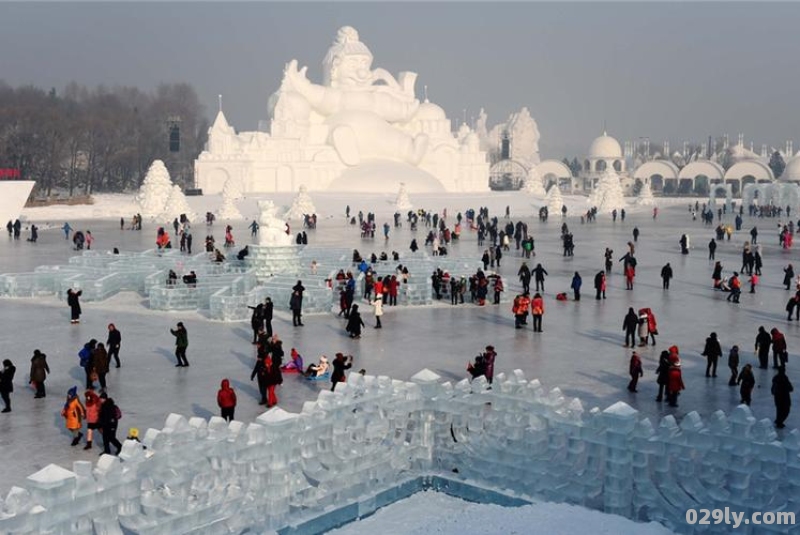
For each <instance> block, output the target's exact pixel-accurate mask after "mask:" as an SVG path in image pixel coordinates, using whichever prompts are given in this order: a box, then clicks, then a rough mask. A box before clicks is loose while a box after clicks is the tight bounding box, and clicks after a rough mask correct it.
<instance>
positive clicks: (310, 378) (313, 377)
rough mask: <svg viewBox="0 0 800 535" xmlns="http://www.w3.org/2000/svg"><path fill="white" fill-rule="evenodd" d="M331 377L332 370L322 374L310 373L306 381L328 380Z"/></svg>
mask: <svg viewBox="0 0 800 535" xmlns="http://www.w3.org/2000/svg"><path fill="white" fill-rule="evenodd" d="M330 378H331V372H325V373H323V374H322V375H309V376H308V377H306V381H327V380H329V379H330Z"/></svg>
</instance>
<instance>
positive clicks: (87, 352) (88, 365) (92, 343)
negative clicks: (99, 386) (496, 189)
mask: <svg viewBox="0 0 800 535" xmlns="http://www.w3.org/2000/svg"><path fill="white" fill-rule="evenodd" d="M96 348H97V340H95V339H94V338H92V339H91V340H89V341H88V342H86V343H85V344H84V345H83V348H81V350H80V351H78V358H79V359H80V365H81V368H83V371H84V373H85V374H86V390H93V389H94V381H93V379H94V377H92V374H93V370H92V355H93V354H94V350H95V349H96Z"/></svg>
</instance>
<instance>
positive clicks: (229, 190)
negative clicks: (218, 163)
mask: <svg viewBox="0 0 800 535" xmlns="http://www.w3.org/2000/svg"><path fill="white" fill-rule="evenodd" d="M237 190H238V194H239V196H241V190H240V189H238V187H237V186H236V185H235V183H234V180H233V179H232V178H229V179H228V180H226V181H225V185H224V186H223V187H222V207H220V209H219V210H217V217H218V218H219V219H221V220H226V221H232V220H239V219H244V216H242V213H241V212H240V211H239V209H238V208H236V203H235V202H234V201H235V200H236V199H237V198H238V197H237V196H236V195H237Z"/></svg>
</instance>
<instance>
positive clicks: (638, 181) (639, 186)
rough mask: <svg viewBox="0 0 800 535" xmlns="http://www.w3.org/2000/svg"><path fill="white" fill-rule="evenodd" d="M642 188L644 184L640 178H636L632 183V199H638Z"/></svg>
mask: <svg viewBox="0 0 800 535" xmlns="http://www.w3.org/2000/svg"><path fill="white" fill-rule="evenodd" d="M643 186H644V183H643V182H642V179H641V178H637V179H636V180H635V181H634V182H633V196H634V197H638V196H639V192H640V191H642V187H643Z"/></svg>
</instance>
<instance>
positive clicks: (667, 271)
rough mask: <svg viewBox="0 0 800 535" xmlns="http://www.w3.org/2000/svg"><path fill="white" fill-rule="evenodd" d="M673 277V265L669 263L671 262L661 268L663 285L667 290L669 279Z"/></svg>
mask: <svg viewBox="0 0 800 535" xmlns="http://www.w3.org/2000/svg"><path fill="white" fill-rule="evenodd" d="M671 278H672V266H670V265H669V262H667V264H666V265H665V266H664V267H662V268H661V287H662V288H663V289H665V290H669V281H670V279H671Z"/></svg>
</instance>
